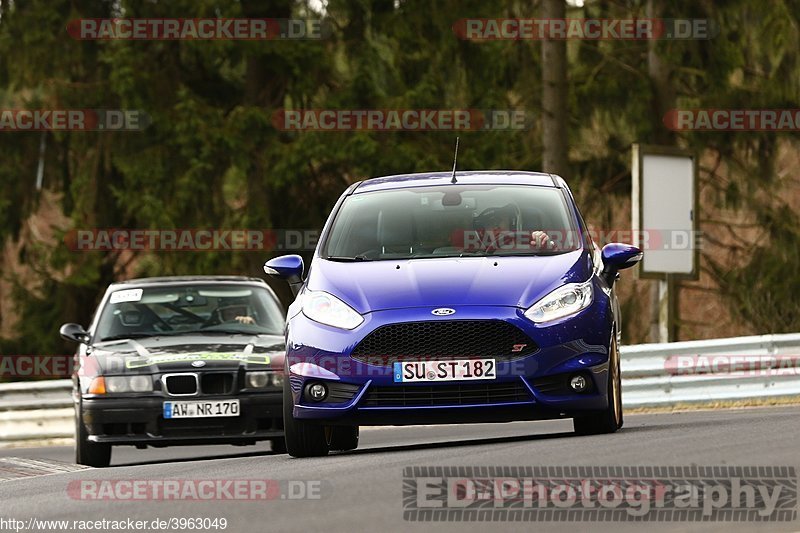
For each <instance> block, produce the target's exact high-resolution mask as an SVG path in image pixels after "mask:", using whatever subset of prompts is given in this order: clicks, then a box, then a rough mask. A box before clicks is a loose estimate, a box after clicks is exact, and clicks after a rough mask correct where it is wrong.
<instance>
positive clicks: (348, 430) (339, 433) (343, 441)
mask: <svg viewBox="0 0 800 533" xmlns="http://www.w3.org/2000/svg"><path fill="white" fill-rule="evenodd" d="M331 429H332V431H333V435H331V450H335V451H338V452H346V451H350V450H355V449H356V448H358V426H334V427H333V428H331Z"/></svg>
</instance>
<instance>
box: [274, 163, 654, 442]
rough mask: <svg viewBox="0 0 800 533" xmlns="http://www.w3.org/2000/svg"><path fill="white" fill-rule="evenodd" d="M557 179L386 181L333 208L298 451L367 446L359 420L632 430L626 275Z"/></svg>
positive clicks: (298, 311) (297, 360)
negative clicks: (618, 283)
mask: <svg viewBox="0 0 800 533" xmlns="http://www.w3.org/2000/svg"><path fill="white" fill-rule="evenodd" d="M641 257H642V252H641V251H640V250H639V249H638V248H636V247H634V246H630V245H627V244H616V243H613V244H608V245H606V246H605V247H604V248H603V249H602V251H601V250H598V249H597V247H596V245H595V243H594V242H593V241H592V239H591V237H590V236H589V233H588V231H587V228H586V224H585V223H584V221H583V218H582V217H581V214H580V212H579V211H578V208H577V206H576V205H575V201H574V199H573V196H572V193H571V192H570V190H569V187H567V185H566V183H565V182H564V180H563V179H561V178H560V177H558V176H554V175H551V174H543V173H532V172H510V171H509V172H505V171H483V172H459V173H458V174H457V175H453V174H451V173H430V174H409V175H398V176H389V177H382V178H374V179H370V180H365V181H361V182H358V183H355V184H353V185H351V186H350V187H349V188H348V189H347V190H346V191H345V192H344V194H343V195H342V196H341V198H340V199H339V200H338V202H337V203H336V205H335V207H334V209H333V212H332V213H331V216H330V218H329V219H328V221H327V223H326V225H325V228H324V230H323V232H322V234H321V237H320V241H319V245H318V247H317V250H316V251H315V254H314V257H313V260H312V262H311V265H310V267H309V268H308V273H307V275H306V277H305V278H303V271H304V265H303V260H302V258H300V257H299V256H296V255H289V256H282V257H277V258H275V259H272V260H270V261H268V262H267V263H266V264H265V265H264V269H265V272H266V273H267V274H270V275H273V276H279V277H282V278H284V279H286V280H287V281H288V282H289V284H290V286H291V287H292V289H293V291H294V292H295V293H296V294H297V298H296V299H295V301H294V303H292V305H291V306H290V307H289V311H288V316H287V326H286V359H285V364H286V368H285V370H286V375H287V376H288V379H287V380H286V381H285V384H284V392H283V394H284V397H283V403H284V417H285V422H284V423H285V430H286V446H287V449H288V452H289V454H290V455H292V456H294V457H309V456H322V455H326V454H328V453H329V451H331V450H338V451H341V450H352V449H354V448H356V447H357V446H358V434H359V426H361V425H407V424H452V423H471V422H508V421H516V420H536V419H551V418H572V419H573V421H574V427H575V431H576V432H577V433H578V434H598V433H613V432H615V431H616V430H617V429H619V428H620V427H621V426H622V403H621V391H620V370H619V354H618V345H619V340H620V330H621V324H620V316H619V307H618V304H617V300H616V296H615V294H614V291H613V285H614V281H615V280H616V279H617V277H618V274H617V272H618V271H619V270H621V269H624V268H628V267H631V266H633V265H634V264H636V263H637V262H638V261H639V260H640V259H641Z"/></svg>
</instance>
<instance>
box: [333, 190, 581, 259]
mask: <svg viewBox="0 0 800 533" xmlns="http://www.w3.org/2000/svg"><path fill="white" fill-rule="evenodd" d="M575 228H576V225H575V224H574V221H573V219H572V217H571V215H570V214H569V210H568V209H567V204H566V199H565V198H564V195H563V193H562V192H561V190H559V189H555V188H548V187H535V186H518V185H498V186H495V185H477V186H462V185H448V186H437V187H416V188H406V189H394V190H388V191H377V192H368V193H360V194H354V195H352V196H350V197H348V198H346V199H345V201H344V202H343V204H342V206H341V208H340V209H339V211H338V213H337V214H336V218H335V219H334V221H333V224H332V226H331V230H330V232H329V236H328V237H327V238H326V241H325V243H324V244H323V247H322V248H321V250H322V251H321V254H322V257H323V258H332V259H337V258H338V259H360V260H380V259H401V258H429V257H442V256H453V255H466V254H470V255H482V254H492V255H519V254H551V253H563V252H565V251H570V250H575V249H576V248H577V247H579V246H580V239H579V238H578V237H579V235H578V234H577V233H576V230H575ZM534 232H540V233H538V234H537V235H541V234H545V235H546V236H547V240H548V242H547V245H539V243H538V242H537V243H532V242H531V241H532V238H531V235H532V233H534Z"/></svg>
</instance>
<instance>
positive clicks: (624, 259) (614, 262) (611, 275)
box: [600, 242, 644, 287]
mask: <svg viewBox="0 0 800 533" xmlns="http://www.w3.org/2000/svg"><path fill="white" fill-rule="evenodd" d="M600 256H601V257H602V259H603V274H602V275H603V277H604V278H605V280H606V282H607V283H608V286H609V287H611V286H612V285H614V281H616V279H617V272H619V271H620V270H623V269H626V268H630V267H632V266H634V265H635V264H636V263H638V262H639V261H641V260H642V256H644V253H643V252H642V251H641V250H640V249H639V248H637V247H636V246H633V245H631V244H623V243H619V242H612V243H609V244H606V245H605V246H603V250H602V252H601V253H600Z"/></svg>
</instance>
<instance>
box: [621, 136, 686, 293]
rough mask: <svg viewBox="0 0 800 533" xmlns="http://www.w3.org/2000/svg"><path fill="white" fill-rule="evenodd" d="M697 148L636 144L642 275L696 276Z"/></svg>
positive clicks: (636, 207) (637, 227)
mask: <svg viewBox="0 0 800 533" xmlns="http://www.w3.org/2000/svg"><path fill="white" fill-rule="evenodd" d="M695 165H696V161H695V158H694V156H693V155H692V154H690V153H688V152H683V151H681V150H678V149H675V148H668V147H647V146H641V145H634V146H633V165H632V166H633V190H632V192H633V202H632V206H633V209H632V211H633V213H632V214H633V217H632V218H633V220H632V225H633V230H634V235H636V236H637V237H638V241H639V242H638V245H639V246H640V247H641V248H642V249H643V250H644V258H643V259H642V262H641V263H640V266H639V275H640V277H658V278H664V276H665V275H666V274H670V275H672V276H673V277H677V278H683V279H696V277H697V252H698V249H697V240H698V239H697V231H696V220H697V213H696V206H697V198H696V194H697V183H696V179H697V172H696V168H695Z"/></svg>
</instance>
